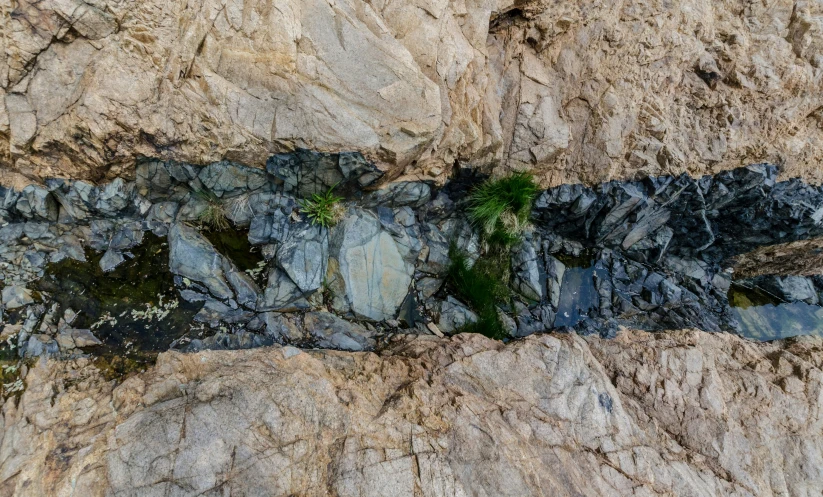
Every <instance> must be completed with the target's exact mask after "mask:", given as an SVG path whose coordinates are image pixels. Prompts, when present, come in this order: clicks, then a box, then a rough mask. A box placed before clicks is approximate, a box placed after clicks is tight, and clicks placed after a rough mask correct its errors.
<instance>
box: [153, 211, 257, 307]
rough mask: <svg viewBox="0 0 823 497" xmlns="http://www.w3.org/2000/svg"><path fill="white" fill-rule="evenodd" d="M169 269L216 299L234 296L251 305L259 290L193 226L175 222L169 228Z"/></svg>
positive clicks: (243, 303)
mask: <svg viewBox="0 0 823 497" xmlns="http://www.w3.org/2000/svg"><path fill="white" fill-rule="evenodd" d="M169 254H170V255H169V269H170V270H171V272H172V273H174V274H176V275H179V276H181V277H183V278H188V279H189V280H192V281H195V282H199V283H201V284H203V285H204V286H205V287H206V288H208V289H209V292H210V293H211V294H212V295H214V296H215V297H217V298H218V299H221V300H225V299H233V298H236V299H237V300H238V302H240V303H241V304H242V305H245V306H247V307H250V308H253V306H254V305H255V303H256V300H257V298H256V296H257V294H259V293H260V290H259V288H257V285H256V284H255V283H254V282H253V281H252V280H251V278H250V277H249V276H248V275H247V274H246V273H244V272H242V271H240V270H239V269H238V268H237V266H235V265H234V263H232V262H231V261H230V260H229V259H227V258H226V257H224V256H222V255H221V254H219V253H217V251H216V250H215V249H214V246H212V244H211V243H210V242H209V241H208V240H207V239H206V238H205V237H204V236H203V235H201V234H200V233H198V232H197V230H195V229H194V228H191V227H189V226H186V225H184V224H181V223H175V224H174V225H172V227H171V229H170V230H169Z"/></svg>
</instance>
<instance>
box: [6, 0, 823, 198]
mask: <svg viewBox="0 0 823 497" xmlns="http://www.w3.org/2000/svg"><path fill="white" fill-rule="evenodd" d="M822 13H823V11H821V6H820V5H819V3H817V2H806V1H791V0H778V1H776V2H771V3H769V4H768V5H765V4H764V5H761V4H756V5H748V4H746V5H745V6H741V5H740V2H738V1H736V0H722V1H713V0H694V1H690V2H684V1H675V2H668V1H662V0H653V1H647V2H639V1H630V2H628V3H626V2H622V3H614V2H603V1H601V0H583V1H563V2H559V3H558V2H549V1H548V0H532V1H526V2H517V3H515V2H511V1H506V0H501V1H499V2H469V3H460V4H451V3H448V2H439V3H438V2H435V3H431V2H422V1H418V0H398V1H392V2H382V3H374V2H371V3H369V2H364V1H362V0H344V1H338V2H327V1H323V0H283V1H279V2H277V3H276V4H273V3H272V2H271V1H270V0H239V1H235V2H231V3H230V4H225V2H221V1H220V0H196V1H188V0H186V1H184V0H172V1H166V0H162V1H161V0H150V1H145V2H140V4H139V5H138V6H135V5H133V4H131V3H129V2H118V1H115V0H98V1H95V2H92V3H86V2H81V1H79V0H64V1H60V2H45V3H44V2H36V1H32V0H23V1H19V2H14V3H12V4H10V5H9V6H7V7H6V8H4V9H3V14H2V15H3V21H4V22H3V23H2V25H3V34H4V35H3V36H2V42H0V44H2V47H3V52H4V54H5V57H4V58H3V59H2V60H0V161H2V162H0V182H2V183H3V184H16V185H17V186H20V184H21V183H25V182H31V181H32V180H35V181H36V180H37V179H38V178H40V179H42V178H46V177H52V176H63V177H73V178H79V179H93V180H97V179H100V178H101V177H103V176H106V175H107V176H108V177H110V178H111V177H115V176H117V175H120V174H122V173H125V172H128V171H129V170H130V169H131V168H132V167H133V164H134V159H135V158H137V157H143V156H148V157H161V158H164V159H176V160H184V161H187V162H194V163H206V162H211V161H214V160H220V159H229V160H235V161H238V162H243V163H246V164H249V165H256V166H260V167H262V166H263V164H264V163H265V162H266V159H267V157H268V156H269V154H270V153H272V152H280V151H285V150H289V149H291V148H293V147H305V148H312V149H318V150H325V151H335V150H357V151H361V152H364V153H366V154H367V155H369V156H370V157H371V158H373V159H375V160H377V161H378V162H379V163H380V164H381V167H382V168H384V169H386V170H390V172H391V175H393V176H396V175H399V174H403V173H406V174H410V175H414V174H427V175H430V176H433V177H436V178H440V179H443V178H445V177H446V176H445V175H447V174H448V171H449V169H450V168H451V165H452V164H454V163H455V161H460V162H467V163H472V164H488V165H490V166H491V165H495V164H503V165H501V166H498V168H499V170H503V169H506V168H508V167H515V168H518V169H522V168H524V167H527V168H531V169H534V170H535V171H537V172H538V173H539V176H540V177H541V179H542V181H543V183H544V184H558V183H561V182H564V181H569V182H575V181H579V180H582V181H584V182H591V183H595V182H598V181H601V180H604V179H610V178H612V177H616V176H619V177H632V176H634V175H635V174H644V175H646V174H651V175H654V174H662V173H679V172H683V171H685V170H687V169H688V170H689V171H690V172H692V173H693V174H697V173H703V172H717V171H719V170H721V169H728V168H730V167H734V166H738V165H740V164H745V163H752V162H757V161H771V162H775V163H784V164H785V166H786V173H788V174H791V175H794V174H799V175H803V176H805V177H806V178H807V179H812V180H817V181H819V180H821V179H823V172H821V171H820V169H819V168H815V167H808V166H807V165H809V164H811V165H813V164H818V163H819V162H820V160H821V158H823V157H822V156H821V152H820V151H821V150H823V148H822V147H821V132H820V129H819V125H820V122H821V119H823V117H822V116H821V112H820V110H819V109H820V108H821V104H823V96H821V95H823V92H821V91H820V90H821V76H820V73H819V66H820V64H821V57H823V56H821V53H820V48H821V46H823V29H821V28H820V25H821V21H820V19H821V14H822ZM330 26H334V29H329V27H330ZM146 33H150V35H147V34H146ZM47 212H48V211H47Z"/></svg>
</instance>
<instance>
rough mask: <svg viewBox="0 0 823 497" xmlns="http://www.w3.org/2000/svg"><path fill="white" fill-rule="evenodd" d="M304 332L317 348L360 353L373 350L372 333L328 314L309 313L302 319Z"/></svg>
mask: <svg viewBox="0 0 823 497" xmlns="http://www.w3.org/2000/svg"><path fill="white" fill-rule="evenodd" d="M304 325H305V327H306V331H307V332H308V333H309V334H310V335H311V336H312V337H314V339H315V340H316V341H317V345H318V347H322V348H331V349H340V350H350V351H354V352H356V351H361V350H368V349H372V348H374V345H375V341H374V338H372V333H371V332H369V331H368V330H367V329H366V328H364V327H362V326H360V325H358V324H355V323H351V322H349V321H346V320H344V319H340V318H339V317H337V316H335V315H334V314H331V313H328V312H310V313H308V314H306V316H305V318H304Z"/></svg>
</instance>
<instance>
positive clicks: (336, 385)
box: [0, 331, 823, 497]
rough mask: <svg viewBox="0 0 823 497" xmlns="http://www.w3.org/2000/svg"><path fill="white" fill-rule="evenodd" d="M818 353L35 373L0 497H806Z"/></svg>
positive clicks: (216, 362) (314, 355)
mask: <svg viewBox="0 0 823 497" xmlns="http://www.w3.org/2000/svg"><path fill="white" fill-rule="evenodd" d="M822 367H823V342H821V339H819V338H813V339H812V338H806V339H801V340H796V341H791V342H777V343H772V344H754V343H750V342H745V341H743V340H741V339H739V338H735V337H733V336H731V335H710V334H706V333H702V332H691V331H686V332H675V333H670V334H660V335H655V334H647V333H643V332H624V333H623V334H622V335H621V336H619V337H618V338H617V339H616V340H601V339H598V338H588V339H583V338H580V337H577V336H574V335H544V336H538V337H530V338H527V339H525V340H522V341H518V342H514V343H511V344H509V345H503V344H502V343H500V342H494V341H491V340H488V339H486V338H483V337H481V336H478V335H459V336H456V337H453V338H451V339H438V338H435V337H416V338H410V337H406V338H404V339H397V340H395V341H394V343H393V344H391V345H390V346H389V347H388V348H387V349H385V350H383V351H382V352H380V353H379V354H374V353H344V352H331V351H325V352H321V351H312V352H306V351H301V350H299V349H296V348H293V347H282V348H279V347H278V348H264V349H255V350H243V351H220V352H216V351H206V352H201V353H196V354H179V353H173V352H170V353H166V354H163V355H161V357H160V360H159V363H158V365H157V366H156V367H153V368H151V369H150V370H149V371H147V372H145V373H143V374H139V375H136V376H133V377H131V378H129V379H128V380H126V381H125V382H123V383H122V384H121V385H119V386H117V387H114V384H113V383H112V382H106V381H104V380H103V379H102V378H101V377H100V375H99V373H97V372H96V370H95V369H94V368H93V367H90V366H89V365H88V364H87V363H86V362H85V360H79V361H78V362H74V363H66V362H54V361H51V362H46V361H43V362H41V363H39V364H38V365H37V366H36V367H34V368H33V369H32V370H31V371H30V372H29V373H28V376H27V377H26V384H27V385H28V387H27V389H26V391H25V392H24V393H23V394H22V397H20V399H19V401H13V400H10V401H7V402H6V403H5V404H4V406H3V425H2V427H3V430H2V432H0V433H2V435H0V436H2V439H0V440H1V441H0V447H1V448H2V451H0V492H2V493H3V494H4V495H12V494H13V495H19V496H26V495H35V496H40V495H63V494H66V495H68V494H71V493H72V491H73V492H74V495H84V496H97V495H100V496H102V495H169V494H174V495H203V494H204V493H205V494H209V493H214V492H217V493H221V494H222V493H231V494H232V495H235V494H236V495H283V496H287V495H303V496H311V495H317V496H322V495H329V494H330V493H331V494H335V495H341V496H349V495H351V496H378V495H385V496H389V495H391V496H405V495H408V496H419V495H424V496H470V495H489V496H491V495H494V496H517V497H523V496H528V495H535V496H536V495H549V494H550V495H558V496H562V495H632V496H635V495H678V496H682V495H737V496H774V495H791V496H805V495H815V494H817V493H820V491H821V489H823V477H821V474H823V453H821V447H823V440H821V434H822V433H823V418H821V407H822V406H823V404H821V402H823V400H821V399H823V397H821V391H823V390H821V388H823V374H822V373H823V371H821V368H822Z"/></svg>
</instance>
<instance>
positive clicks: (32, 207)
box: [15, 185, 57, 222]
mask: <svg viewBox="0 0 823 497" xmlns="http://www.w3.org/2000/svg"><path fill="white" fill-rule="evenodd" d="M15 207H16V208H17V212H19V213H20V215H22V216H23V217H25V218H26V219H34V220H38V221H50V222H54V221H57V201H56V200H55V199H54V196H53V195H52V194H51V192H49V191H48V190H47V189H45V188H43V187H41V186H36V185H29V186H27V187H25V188H23V191H22V192H21V193H20V196H19V198H18V199H17V203H16V204H15Z"/></svg>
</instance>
